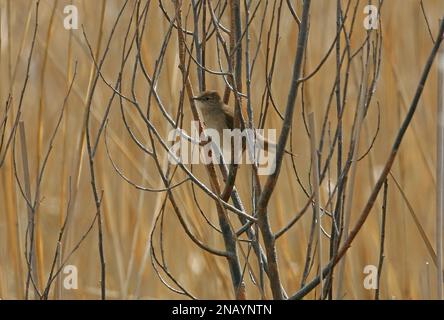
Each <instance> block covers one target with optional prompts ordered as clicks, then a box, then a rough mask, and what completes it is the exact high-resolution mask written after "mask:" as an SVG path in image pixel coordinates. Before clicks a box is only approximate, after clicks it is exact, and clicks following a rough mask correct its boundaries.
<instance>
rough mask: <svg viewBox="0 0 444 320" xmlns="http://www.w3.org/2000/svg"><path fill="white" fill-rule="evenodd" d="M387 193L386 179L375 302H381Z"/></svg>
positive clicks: (385, 183)
mask: <svg viewBox="0 0 444 320" xmlns="http://www.w3.org/2000/svg"><path fill="white" fill-rule="evenodd" d="M387 193H388V182H387V179H386V180H385V182H384V199H383V201H382V220H381V240H380V248H379V263H378V281H377V285H376V291H375V300H379V292H380V286H381V272H382V264H383V263H384V242H385V221H386V216H387Z"/></svg>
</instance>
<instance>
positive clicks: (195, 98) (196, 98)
mask: <svg viewBox="0 0 444 320" xmlns="http://www.w3.org/2000/svg"><path fill="white" fill-rule="evenodd" d="M191 99H193V100H199V97H192V98H191Z"/></svg>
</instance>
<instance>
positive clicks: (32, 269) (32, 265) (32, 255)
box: [19, 121, 38, 299]
mask: <svg viewBox="0 0 444 320" xmlns="http://www.w3.org/2000/svg"><path fill="white" fill-rule="evenodd" d="M19 130H20V144H21V151H22V166H23V177H24V182H25V185H24V187H25V194H26V199H27V200H26V207H27V209H28V226H27V228H26V230H27V233H26V236H27V238H28V240H27V242H28V246H27V248H26V250H27V252H26V254H27V255H28V257H27V259H28V276H27V279H26V299H28V298H29V285H30V281H31V280H32V281H33V282H34V283H35V284H36V285H38V277H37V265H36V250H35V241H34V229H35V224H34V223H35V216H34V213H35V210H33V209H34V208H32V207H31V206H30V205H29V204H30V203H32V199H31V179H30V176H29V163H28V151H27V150H28V148H27V145H26V133H25V125H24V123H23V121H20V122H19ZM37 297H38V293H37V292H36V293H35V298H37Z"/></svg>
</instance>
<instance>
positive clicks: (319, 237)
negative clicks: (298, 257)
mask: <svg viewBox="0 0 444 320" xmlns="http://www.w3.org/2000/svg"><path fill="white" fill-rule="evenodd" d="M308 126H309V130H310V148H311V162H312V168H313V169H312V171H311V172H312V176H313V177H312V179H313V193H314V200H315V205H314V210H315V216H316V220H317V224H318V228H317V229H316V237H317V241H318V263H319V277H320V298H321V299H322V295H323V292H324V281H323V277H322V266H323V263H322V224H321V210H320V208H319V200H320V195H319V163H318V151H317V150H316V125H315V121H314V113H313V112H310V113H309V114H308Z"/></svg>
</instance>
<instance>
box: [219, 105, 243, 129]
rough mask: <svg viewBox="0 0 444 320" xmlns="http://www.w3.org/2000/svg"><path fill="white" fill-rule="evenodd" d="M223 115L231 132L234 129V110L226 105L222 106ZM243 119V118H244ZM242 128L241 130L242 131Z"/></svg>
mask: <svg viewBox="0 0 444 320" xmlns="http://www.w3.org/2000/svg"><path fill="white" fill-rule="evenodd" d="M222 109H223V111H224V114H225V119H226V121H227V127H228V128H229V129H231V130H233V129H234V110H233V109H232V108H230V107H229V106H227V105H224V106H223V107H222ZM244 119H245V118H244ZM243 129H244V128H243V126H242V130H243Z"/></svg>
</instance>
